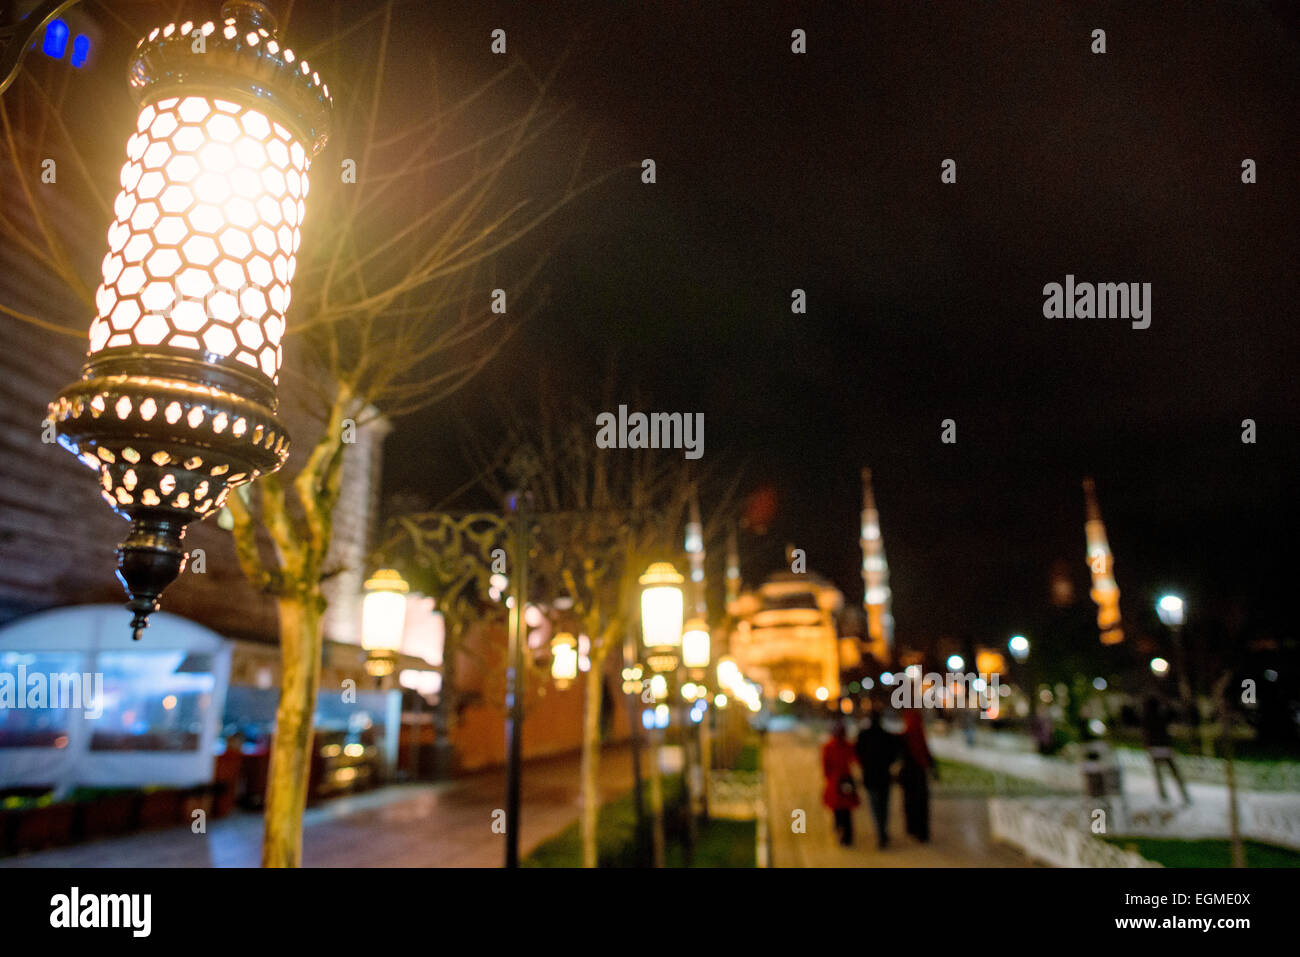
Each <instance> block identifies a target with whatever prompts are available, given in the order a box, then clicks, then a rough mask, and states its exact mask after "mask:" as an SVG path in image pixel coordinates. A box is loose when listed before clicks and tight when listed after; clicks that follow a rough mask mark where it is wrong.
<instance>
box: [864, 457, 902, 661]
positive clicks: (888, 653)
mask: <svg viewBox="0 0 1300 957" xmlns="http://www.w3.org/2000/svg"><path fill="white" fill-rule="evenodd" d="M862 588H863V592H862V604H863V607H864V608H865V609H866V612H867V637H868V639H869V645H870V651H871V654H872V655H873V656H874V657H875V659H876V661H877V662H878V663H880V664H886V663H888V662H889V661H890V659H891V658H892V655H893V651H894V614H893V602H892V596H891V593H890V590H889V562H887V561H886V560H885V543H884V540H883V539H881V537H880V515H879V513H878V512H877V511H876V496H875V492H874V491H873V490H872V487H871V469H863V470H862Z"/></svg>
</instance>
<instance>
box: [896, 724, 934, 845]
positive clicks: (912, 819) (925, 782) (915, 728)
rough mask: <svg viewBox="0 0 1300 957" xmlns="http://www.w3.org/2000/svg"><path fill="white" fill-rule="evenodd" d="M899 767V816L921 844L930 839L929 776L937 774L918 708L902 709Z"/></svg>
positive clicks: (909, 832)
mask: <svg viewBox="0 0 1300 957" xmlns="http://www.w3.org/2000/svg"><path fill="white" fill-rule="evenodd" d="M902 751H903V767H902V769H901V770H900V771H899V775H898V780H899V783H901V784H902V785H903V817H904V818H905V819H906V821H907V833H908V834H911V835H912V836H913V837H914V838H916V839H917V840H918V841H920V842H921V843H922V844H925V843H927V842H929V840H930V776H931V775H934V776H936V777H937V776H938V772H937V770H936V768H935V766H934V758H933V757H931V755H930V747H929V745H927V744H926V743H925V727H924V726H923V725H922V723H921V711H920V709H919V708H907V709H905V710H904V711H903V748H902Z"/></svg>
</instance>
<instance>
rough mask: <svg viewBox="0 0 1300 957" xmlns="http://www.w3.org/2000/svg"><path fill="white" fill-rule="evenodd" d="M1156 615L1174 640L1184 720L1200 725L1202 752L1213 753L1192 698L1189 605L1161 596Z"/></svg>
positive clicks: (1176, 596) (1171, 595) (1170, 597)
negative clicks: (1187, 637)
mask: <svg viewBox="0 0 1300 957" xmlns="http://www.w3.org/2000/svg"><path fill="white" fill-rule="evenodd" d="M1156 615H1157V617H1159V619H1160V621H1161V623H1162V624H1164V626H1165V627H1166V628H1168V629H1169V636H1170V637H1171V638H1172V639H1173V643H1174V655H1175V659H1176V663H1175V666H1176V667H1177V669H1178V697H1179V699H1180V700H1181V702H1182V712H1183V717H1184V720H1190V721H1193V722H1195V723H1196V724H1197V725H1198V728H1199V730H1200V732H1201V738H1202V742H1201V750H1202V752H1203V753H1212V752H1213V748H1212V747H1210V746H1209V744H1208V738H1206V736H1205V732H1204V728H1202V727H1200V725H1201V722H1200V721H1199V720H1198V719H1199V717H1200V716H1199V714H1198V712H1197V709H1196V703H1195V699H1194V698H1193V697H1192V683H1191V676H1190V675H1189V674H1188V671H1187V646H1186V644H1185V643H1184V642H1183V623H1184V622H1185V621H1186V618H1187V605H1186V603H1185V602H1184V601H1183V599H1182V596H1181V595H1175V594H1172V593H1171V594H1166V595H1161V596H1160V597H1159V598H1158V599H1157V600H1156ZM1207 749H1208V750H1207Z"/></svg>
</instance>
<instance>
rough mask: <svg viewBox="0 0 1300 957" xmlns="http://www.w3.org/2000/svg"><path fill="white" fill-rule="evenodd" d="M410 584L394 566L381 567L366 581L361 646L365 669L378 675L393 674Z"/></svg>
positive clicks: (362, 604) (380, 677) (404, 624)
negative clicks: (363, 650)
mask: <svg viewBox="0 0 1300 957" xmlns="http://www.w3.org/2000/svg"><path fill="white" fill-rule="evenodd" d="M409 591H410V588H409V586H408V585H407V584H406V582H405V581H404V580H403V579H402V576H401V575H399V574H398V573H397V572H395V571H394V570H393V569H391V568H381V569H379V571H377V572H375V573H374V575H372V576H371V577H370V578H369V579H368V580H367V581H366V583H365V598H363V599H362V602H361V647H362V648H364V649H365V650H366V671H368V672H369V673H370V674H372V675H374V676H375V677H376V678H379V679H381V680H382V679H384V678H387V677H388V676H390V675H391V674H392V673H393V671H394V669H395V668H396V667H397V656H398V654H399V653H400V652H401V649H402V633H403V631H404V630H405V628H406V596H407V593H408V592H409Z"/></svg>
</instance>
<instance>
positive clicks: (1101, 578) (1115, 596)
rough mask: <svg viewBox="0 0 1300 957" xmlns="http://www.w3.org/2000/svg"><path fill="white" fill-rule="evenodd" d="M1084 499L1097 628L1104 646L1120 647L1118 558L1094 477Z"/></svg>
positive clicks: (1088, 480)
mask: <svg viewBox="0 0 1300 957" xmlns="http://www.w3.org/2000/svg"><path fill="white" fill-rule="evenodd" d="M1083 500H1084V506H1085V509H1086V514H1087V521H1086V522H1085V523H1084V526H1083V531H1084V535H1085V536H1086V537H1087V541H1088V569H1089V570H1090V571H1091V572H1092V600H1093V601H1095V602H1096V603H1097V628H1098V629H1099V630H1100V631H1101V643H1102V644H1103V645H1118V644H1119V643H1120V642H1121V641H1123V640H1124V630H1123V629H1122V628H1121V627H1120V617H1119V585H1117V584H1116V583H1115V559H1114V558H1113V557H1112V556H1111V553H1110V543H1109V542H1108V541H1106V526H1105V525H1103V524H1102V521H1101V509H1100V508H1099V507H1098V505H1097V489H1096V486H1095V485H1093V482H1092V479H1091V478H1085V479H1084V480H1083Z"/></svg>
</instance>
